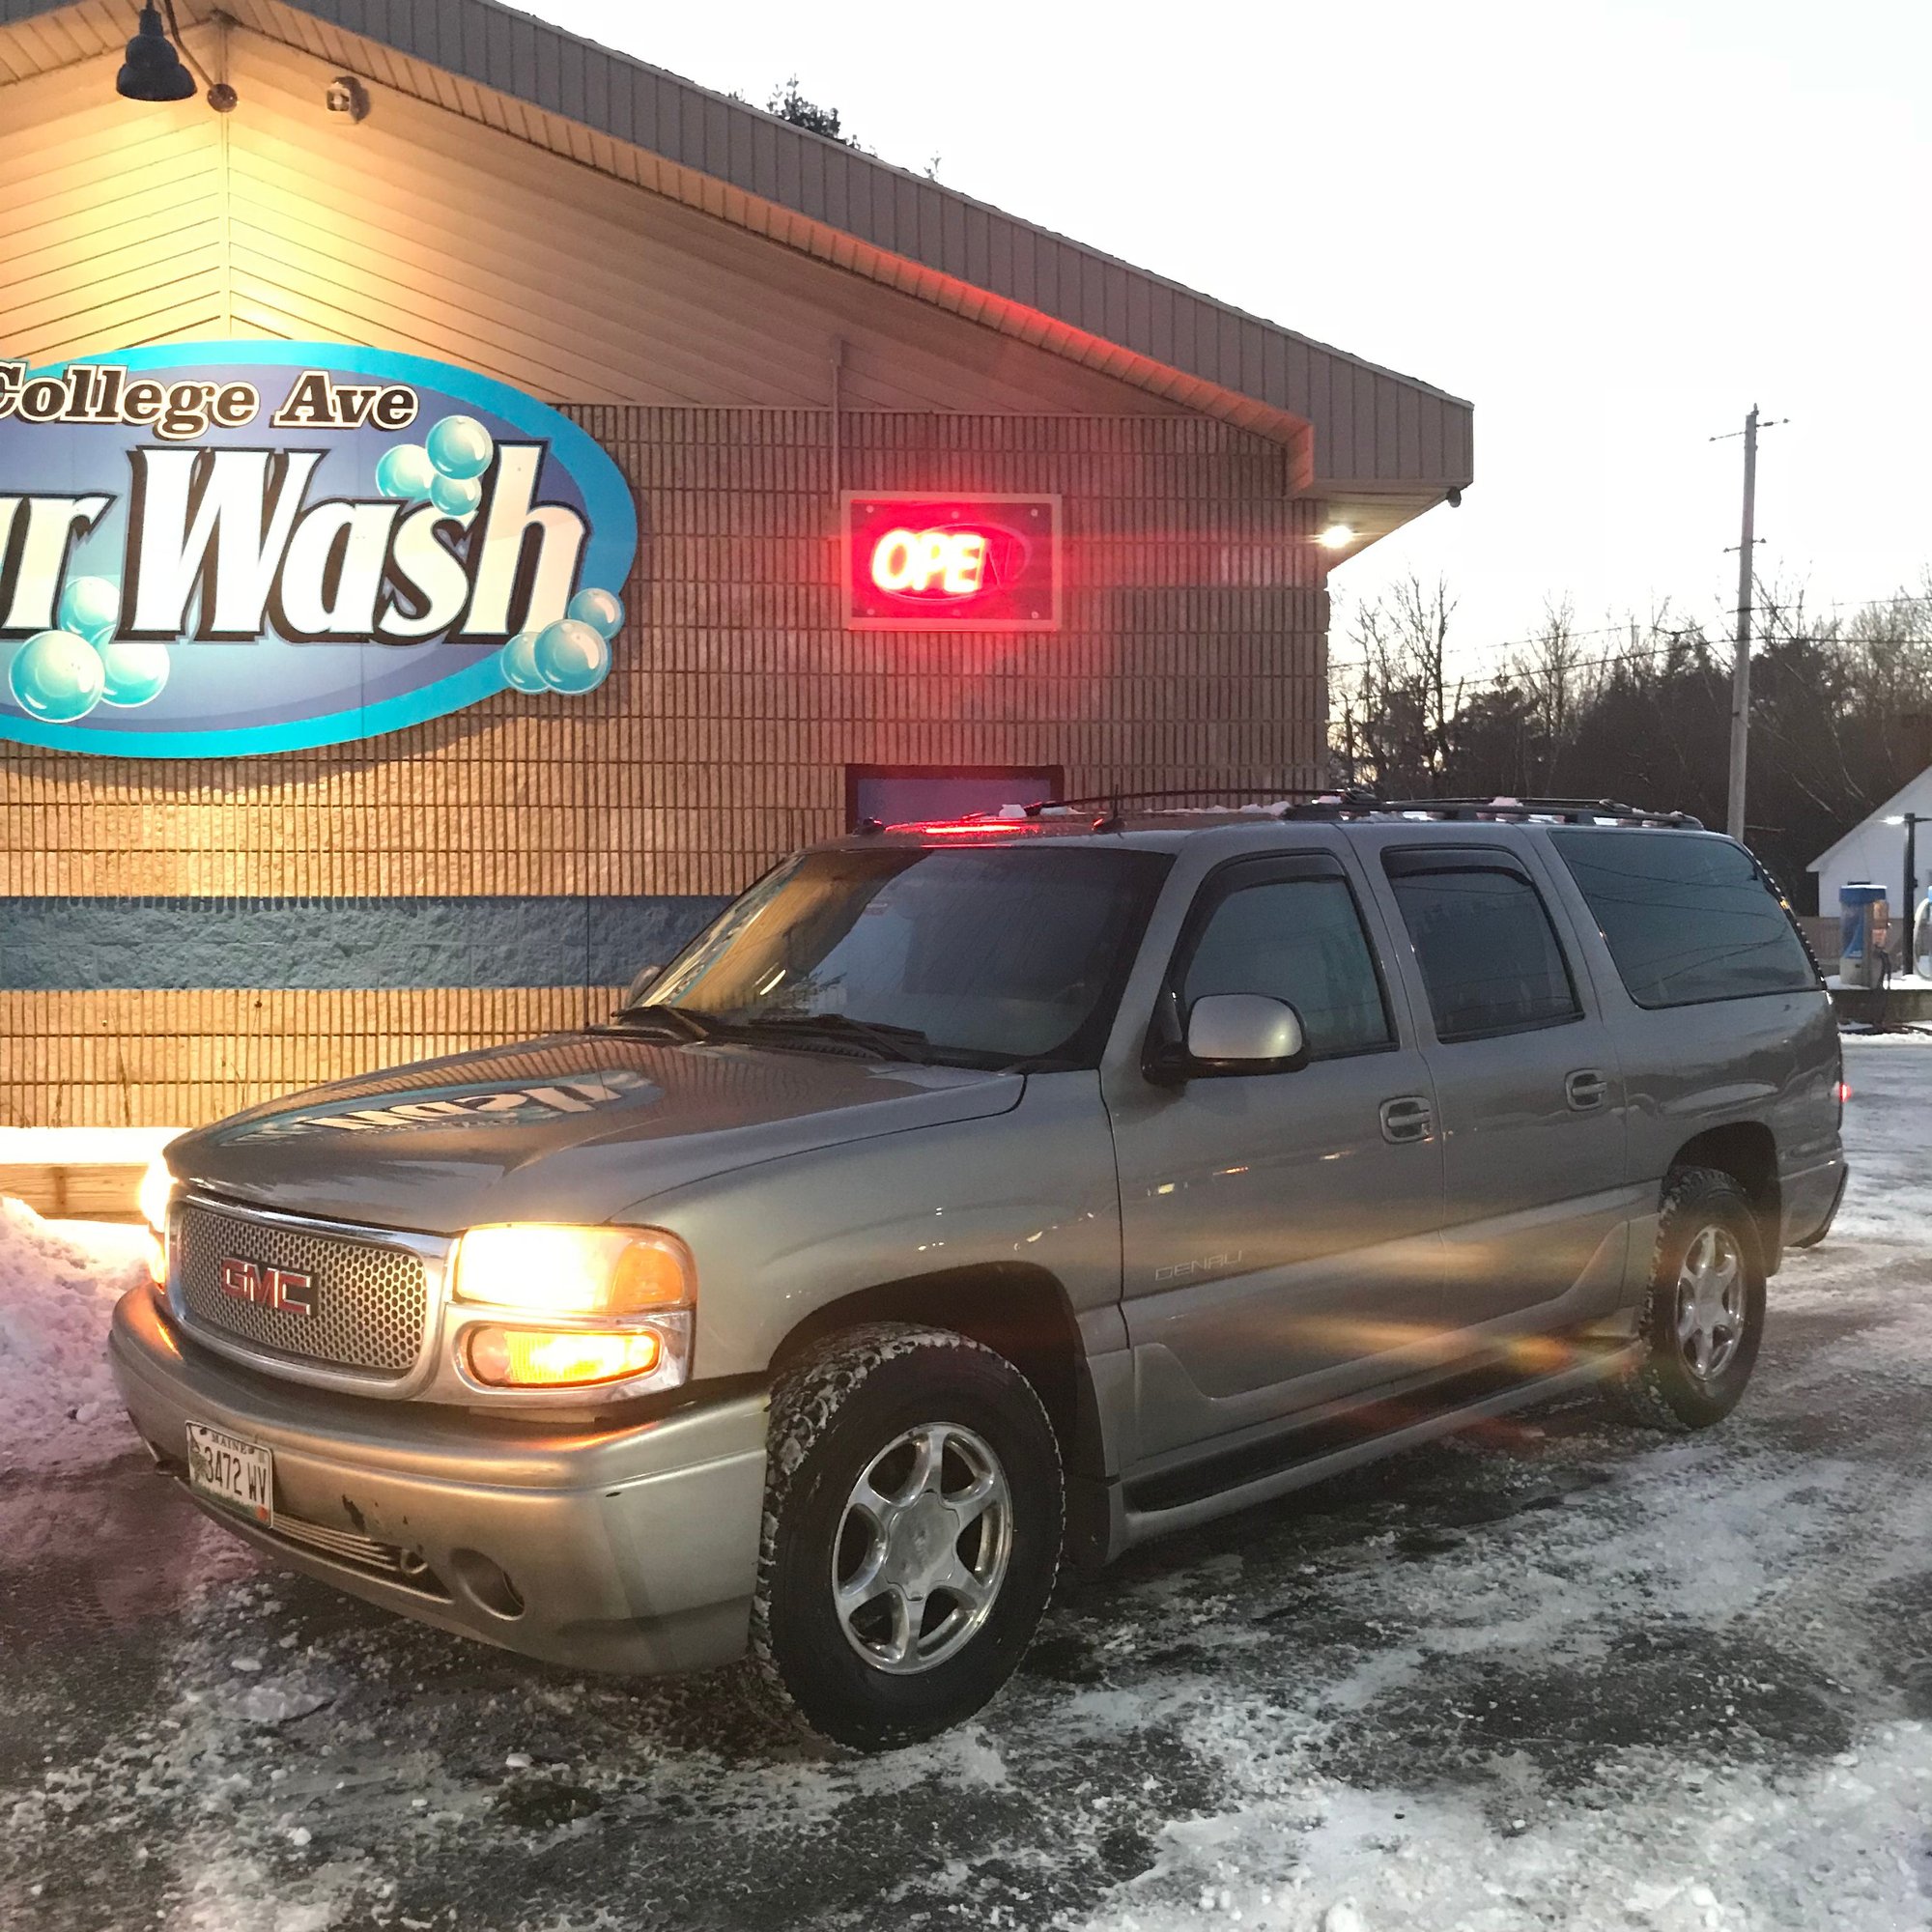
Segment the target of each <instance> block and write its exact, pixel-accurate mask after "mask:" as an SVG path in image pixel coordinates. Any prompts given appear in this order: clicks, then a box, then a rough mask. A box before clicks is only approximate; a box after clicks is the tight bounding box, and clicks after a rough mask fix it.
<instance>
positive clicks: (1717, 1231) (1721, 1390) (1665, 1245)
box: [1615, 1167, 1765, 1431]
mask: <svg viewBox="0 0 1932 1932" xmlns="http://www.w3.org/2000/svg"><path fill="white" fill-rule="evenodd" d="M1764 1297H1765V1269H1764V1239H1763V1236H1762V1234H1761V1233H1760V1231H1759V1228H1758V1220H1757V1213H1756V1210H1755V1209H1754V1208H1752V1206H1751V1204H1750V1200H1749V1197H1748V1196H1747V1194H1746V1193H1745V1191H1744V1189H1743V1188H1742V1187H1740V1186H1739V1185H1738V1183H1737V1182H1736V1181H1735V1180H1733V1179H1731V1177H1730V1176H1729V1175H1728V1174H1724V1173H1721V1172H1719V1170H1718V1169H1716V1168H1702V1167H1687V1168H1680V1169H1679V1170H1678V1171H1677V1172H1676V1173H1674V1174H1673V1175H1671V1176H1670V1177H1669V1179H1668V1180H1667V1181H1666V1182H1665V1183H1664V1190H1663V1210H1662V1215H1661V1217H1660V1218H1659V1221H1658V1229H1657V1251H1656V1258H1655V1260H1654V1262H1653V1264H1652V1267H1651V1277H1650V1294H1649V1299H1648V1301H1647V1302H1646V1304H1645V1307H1644V1313H1643V1320H1642V1323H1641V1326H1640V1329H1639V1336H1640V1339H1641V1341H1642V1344H1643V1357H1642V1359H1641V1361H1640V1362H1639V1363H1638V1364H1637V1366H1636V1367H1635V1368H1634V1369H1633V1370H1632V1371H1631V1372H1630V1373H1629V1374H1628V1375H1627V1376H1626V1377H1625V1378H1623V1380H1622V1381H1621V1382H1619V1383H1618V1384H1617V1385H1616V1388H1615V1394H1616V1396H1617V1398H1618V1399H1619V1401H1620V1404H1621V1406H1622V1407H1623V1408H1624V1410H1625V1411H1626V1413H1627V1414H1628V1415H1629V1416H1630V1418H1631V1420H1633V1421H1634V1422H1638V1423H1642V1424H1643V1425H1645V1426H1646V1427H1648V1428H1652V1429H1664V1430H1671V1431H1682V1430H1687V1429H1708V1428H1709V1427H1710V1426H1711V1425H1712V1424H1713V1423H1714V1422H1720V1421H1722V1419H1723V1418H1724V1417H1725V1416H1726V1415H1728V1414H1729V1413H1730V1412H1731V1410H1732V1409H1733V1408H1735V1407H1736V1406H1737V1404H1738V1398H1739V1397H1740V1396H1742V1395H1743V1394H1744V1392H1745V1384H1746V1383H1747V1382H1748V1381H1749V1380H1750V1375H1751V1369H1752V1366H1753V1365H1754V1364H1755V1363H1756V1361H1757V1350H1758V1343H1759V1341H1760V1340H1761V1339H1762V1337H1763V1334H1764Z"/></svg>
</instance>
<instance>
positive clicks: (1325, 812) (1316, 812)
mask: <svg viewBox="0 0 1932 1932" xmlns="http://www.w3.org/2000/svg"><path fill="white" fill-rule="evenodd" d="M1264 789H1265V790H1271V791H1273V794H1274V795H1273V796H1272V797H1271V798H1270V797H1265V796H1263V797H1257V796H1256V790H1257V788H1256V787H1255V786H1253V785H1239V786H1233V785H1230V786H1216V785H1178V786H1174V787H1171V788H1169V789H1167V790H1161V791H1108V792H1094V793H1092V794H1090V795H1088V796H1085V797H1081V798H1040V799H1035V800H1034V801H1033V803H1032V804H1030V805H1025V806H1021V807H1019V808H1018V810H1017V811H1016V810H1014V808H1013V807H1011V806H1003V807H1002V808H1001V809H1000V810H997V811H969V812H967V813H966V814H965V815H964V816H963V817H960V818H956V819H950V820H947V821H944V822H945V823H947V824H950V825H955V826H960V827H965V826H972V827H974V828H976V829H980V828H983V829H984V830H986V831H989V832H991V831H997V830H999V828H1000V827H1001V826H1007V827H1009V828H1010V829H1013V830H1019V829H1022V828H1023V827H1025V826H1028V825H1031V824H1035V823H1037V821H1038V820H1039V819H1040V818H1042V817H1044V816H1045V814H1046V813H1048V812H1061V811H1065V812H1078V811H1081V810H1094V808H1096V807H1097V808H1100V810H1099V811H1098V813H1097V815H1096V816H1095V817H1094V830H1095V831H1096V832H1107V831H1112V830H1114V829H1115V828H1117V827H1118V826H1119V825H1120V824H1121V823H1122V810H1121V809H1122V806H1127V805H1147V804H1155V803H1161V802H1166V801H1172V800H1179V799H1186V800H1194V799H1209V798H1218V799H1240V800H1241V801H1242V802H1243V804H1245V805H1248V806H1251V807H1252V808H1253V809H1254V810H1255V811H1256V813H1257V814H1259V815H1265V816H1267V817H1270V818H1275V819H1350V818H1376V817H1391V816H1394V817H1409V818H1436V819H1445V820H1452V821H1456V822H1460V823H1463V824H1479V825H1480V824H1501V825H1520V824H1523V823H1526V822H1527V821H1529V820H1532V819H1551V818H1553V819H1559V820H1561V821H1562V823H1564V824H1566V825H1602V824H1603V823H1604V822H1605V820H1607V821H1609V822H1610V823H1612V824H1615V825H1627V826H1650V827H1655V828H1659V829H1662V830H1669V831H1678V832H1701V831H1703V829H1704V821H1703V820H1702V819H1701V818H1693V817H1692V816H1691V815H1690V813H1689V812H1688V811H1656V810H1651V809H1650V808H1649V807H1648V806H1638V805H1624V804H1622V803H1620V802H1619V801H1618V800H1616V799H1611V798H1546V797H1538V796H1525V797H1521V798H1518V797H1514V796H1508V797H1495V798H1378V797H1377V796H1376V794H1375V793H1374V792H1372V791H1370V790H1369V789H1367V787H1366V786H1363V785H1329V786H1327V787H1325V788H1323V789H1321V790H1317V789H1315V788H1313V787H1311V786H1308V785H1283V786H1280V787H1279V788H1275V787H1266V788H1264ZM1186 809H1187V808H1186V807H1185V806H1184V805H1183V806H1177V807H1175V810H1182V811H1184V810H1186ZM1213 809H1214V808H1212V807H1208V806H1204V807H1203V808H1202V810H1213ZM1226 809H1227V808H1223V810H1226ZM853 829H854V830H855V831H857V832H859V833H861V834H873V833H879V832H898V831H912V830H919V829H923V828H922V826H921V825H920V824H909V825H887V824H885V823H883V822H882V821H881V820H879V819H876V818H862V819H861V820H860V821H859V823H858V824H857V825H856V826H855V827H854V828H853Z"/></svg>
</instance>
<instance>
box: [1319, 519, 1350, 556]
mask: <svg viewBox="0 0 1932 1932" xmlns="http://www.w3.org/2000/svg"><path fill="white" fill-rule="evenodd" d="M1354 541H1355V532H1354V529H1353V527H1352V526H1350V525H1348V524H1330V525H1329V526H1328V527H1327V528H1326V529H1325V530H1323V531H1322V532H1321V535H1320V536H1319V537H1317V538H1316V542H1317V543H1319V544H1320V545H1321V548H1322V549H1323V550H1347V549H1348V548H1349V546H1350V544H1351V543H1353V542H1354Z"/></svg>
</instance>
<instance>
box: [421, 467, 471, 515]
mask: <svg viewBox="0 0 1932 1932" xmlns="http://www.w3.org/2000/svg"><path fill="white" fill-rule="evenodd" d="M429 499H430V501H431V502H432V503H434V504H435V505H436V507H437V508H438V509H439V510H440V511H441V512H442V514H443V515H444V516H445V517H467V516H469V514H470V512H471V511H472V510H474V509H475V507H476V506H477V504H478V503H480V502H481V501H482V500H483V486H482V484H480V483H473V482H471V481H470V479H469V477H467V476H443V475H439V476H438V477H437V479H436V481H435V482H434V483H432V484H431V485H430V486H429Z"/></svg>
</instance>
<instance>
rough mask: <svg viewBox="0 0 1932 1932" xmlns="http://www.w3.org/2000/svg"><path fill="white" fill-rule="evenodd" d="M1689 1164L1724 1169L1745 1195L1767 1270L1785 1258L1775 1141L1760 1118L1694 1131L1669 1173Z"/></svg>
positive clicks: (1666, 1177) (1667, 1177)
mask: <svg viewBox="0 0 1932 1932" xmlns="http://www.w3.org/2000/svg"><path fill="white" fill-rule="evenodd" d="M1687 1167H1713V1168H1716V1169H1718V1170H1719V1173H1722V1174H1728V1175H1729V1176H1730V1177H1731V1179H1733V1180H1735V1181H1736V1182H1737V1183H1738V1185H1739V1186H1740V1187H1742V1188H1743V1189H1744V1191H1745V1194H1746V1196H1747V1198H1748V1199H1749V1201H1750V1204H1751V1208H1752V1210H1753V1211H1754V1212H1755V1214H1756V1216H1757V1224H1758V1233H1759V1236H1760V1239H1761V1241H1762V1244H1763V1248H1764V1265H1765V1272H1766V1273H1767V1274H1776V1272H1777V1270H1778V1266H1779V1264H1780V1263H1781V1262H1782V1261H1783V1259H1784V1201H1783V1190H1782V1188H1781V1187H1780V1185H1779V1182H1778V1175H1777V1141H1776V1136H1775V1135H1774V1134H1773V1133H1772V1131H1771V1129H1770V1128H1769V1127H1768V1126H1766V1125H1765V1123H1764V1122H1762V1121H1733V1122H1729V1123H1728V1124H1727V1125H1724V1126H1721V1127H1707V1128H1705V1130H1704V1131H1703V1132H1702V1133H1699V1134H1693V1135H1692V1136H1691V1137H1690V1139H1689V1140H1688V1141H1686V1142H1685V1143H1684V1145H1683V1146H1682V1147H1681V1148H1679V1149H1678V1150H1677V1152H1676V1153H1675V1154H1674V1155H1673V1156H1672V1158H1671V1162H1670V1167H1669V1169H1668V1170H1667V1171H1666V1173H1665V1175H1664V1180H1663V1185H1664V1186H1665V1187H1666V1188H1667V1187H1668V1186H1669V1184H1670V1175H1671V1174H1674V1173H1676V1172H1677V1171H1678V1170H1679V1169H1682V1168H1687Z"/></svg>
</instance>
